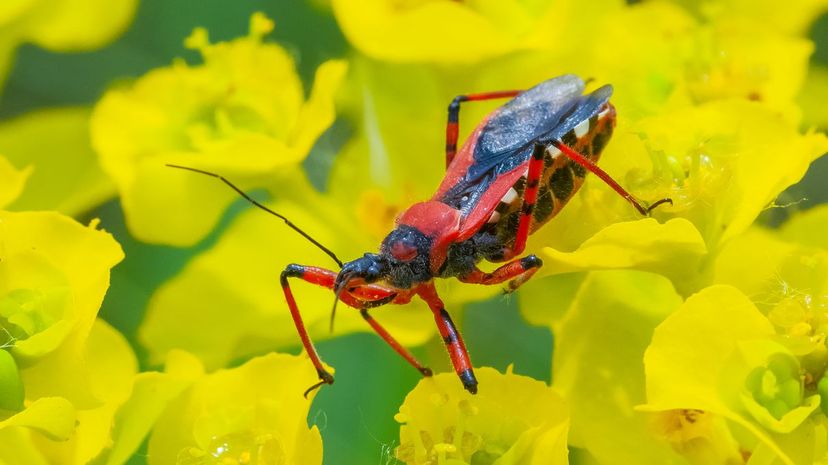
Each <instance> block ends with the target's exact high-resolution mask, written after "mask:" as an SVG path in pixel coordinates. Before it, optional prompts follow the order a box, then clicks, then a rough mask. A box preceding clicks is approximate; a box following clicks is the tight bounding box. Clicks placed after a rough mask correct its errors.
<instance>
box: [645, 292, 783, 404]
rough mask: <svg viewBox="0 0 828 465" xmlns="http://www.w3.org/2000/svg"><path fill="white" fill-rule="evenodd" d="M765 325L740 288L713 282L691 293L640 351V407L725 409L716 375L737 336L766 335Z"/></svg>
mask: <svg viewBox="0 0 828 465" xmlns="http://www.w3.org/2000/svg"><path fill="white" fill-rule="evenodd" d="M773 334H774V329H773V326H772V325H771V323H770V322H769V321H768V319H767V318H765V316H764V315H762V314H761V313H760V312H759V310H757V309H756V306H755V305H753V303H752V302H751V301H750V300H748V298H747V297H745V296H744V294H742V293H741V292H740V291H738V290H737V289H736V288H734V287H731V286H724V285H716V286H711V287H708V288H705V289H704V290H702V291H701V292H699V293H698V294H694V295H693V296H691V297H690V298H688V299H687V301H686V302H685V303H684V305H682V306H681V308H679V309H678V310H677V311H676V312H675V313H673V314H672V315H670V316H669V317H668V318H667V319H666V320H665V321H664V322H663V323H662V324H661V325H659V326H658V328H656V330H655V332H654V334H653V342H652V344H651V345H650V347H649V348H648V349H647V352H646V353H645V354H644V366H645V368H646V373H647V404H646V405H645V406H644V407H645V408H646V410H650V411H653V410H671V409H686V408H691V409H700V410H709V411H712V412H719V413H726V412H730V407H728V406H727V405H726V404H724V403H723V400H722V398H721V396H720V395H719V393H718V386H719V378H718V377H719V375H720V374H721V373H722V372H723V371H722V370H723V368H724V366H725V365H724V364H725V363H726V360H727V357H728V355H729V354H732V353H733V352H734V351H735V350H736V342H737V341H739V340H746V339H756V338H767V337H770V336H772V335H773Z"/></svg>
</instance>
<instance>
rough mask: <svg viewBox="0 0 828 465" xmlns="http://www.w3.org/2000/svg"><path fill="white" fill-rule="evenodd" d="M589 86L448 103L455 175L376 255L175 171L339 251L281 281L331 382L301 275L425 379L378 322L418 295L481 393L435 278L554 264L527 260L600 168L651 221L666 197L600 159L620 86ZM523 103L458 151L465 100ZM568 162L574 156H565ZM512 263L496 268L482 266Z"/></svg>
mask: <svg viewBox="0 0 828 465" xmlns="http://www.w3.org/2000/svg"><path fill="white" fill-rule="evenodd" d="M584 87H585V83H584V81H583V80H581V79H580V78H579V77H577V76H575V75H571V74H570V75H564V76H560V77H557V78H554V79H550V80H547V81H545V82H542V83H540V84H538V85H536V86H534V87H532V88H530V89H528V90H525V91H520V90H510V91H501V92H490V93H481V94H469V95H460V96H458V97H456V98H455V99H454V100H453V101H452V102H451V104H450V105H449V107H448V124H447V126H446V168H447V171H446V175H445V177H444V179H443V181H442V183H441V184H440V186H439V188H438V189H437V193H436V194H434V196H433V197H432V198H431V199H430V200H427V201H425V202H420V203H416V204H414V205H412V206H411V207H409V208H408V209H407V210H405V211H404V212H402V213H401V214H400V215H399V216H398V217H397V220H396V227H395V228H394V230H393V231H391V232H390V233H389V234H388V236H386V238H385V239H384V240H383V241H382V244H381V245H380V250H379V253H366V254H365V255H364V256H362V257H360V258H357V259H355V260H353V261H350V262H347V263H344V264H343V263H342V262H341V261H340V260H339V259H338V258H337V257H336V255H335V254H334V253H333V252H331V251H330V250H328V249H326V248H325V247H323V246H322V245H321V244H319V243H318V242H316V241H315V240H313V239H312V238H311V237H310V236H309V235H308V234H306V233H305V232H304V231H302V230H301V229H299V228H298V227H296V226H295V225H293V224H292V223H290V222H289V221H288V220H287V218H285V217H283V216H282V215H279V214H278V213H276V212H274V211H272V210H270V209H268V208H267V207H265V206H263V205H261V204H259V203H258V202H256V201H255V200H253V199H251V198H250V197H248V196H247V195H246V194H245V193H244V192H242V191H241V190H240V189H238V188H237V187H236V186H234V185H233V184H231V183H230V182H229V181H228V180H226V179H225V178H223V177H221V176H219V175H216V174H213V173H209V172H206V171H201V170H197V169H193V168H186V167H181V166H174V165H170V166H173V167H176V168H183V169H188V170H191V171H196V172H199V173H202V174H207V175H210V176H213V177H216V178H219V179H221V180H222V181H223V182H225V183H226V184H228V185H229V186H230V187H232V188H233V189H235V190H236V191H237V192H238V193H239V194H241V195H242V196H244V197H245V198H246V199H247V200H249V201H250V202H252V203H254V204H255V205H257V206H258V207H260V208H263V209H265V210H267V211H268V212H270V213H272V214H274V215H276V216H278V217H280V218H282V219H283V220H284V221H285V222H286V223H287V224H288V226H290V227H291V228H293V229H295V230H296V231H298V232H299V233H300V234H302V235H303V236H305V237H306V238H307V239H309V240H310V241H311V242H313V243H314V244H315V245H316V246H317V247H320V248H321V249H322V250H323V251H325V252H326V253H327V254H328V255H330V256H331V257H332V258H333V259H334V260H335V261H336V262H337V264H339V266H340V267H341V269H340V271H339V272H335V271H331V270H327V269H324V268H319V267H315V266H305V265H297V264H291V265H288V266H287V267H286V268H285V270H284V271H283V272H282V274H281V278H280V279H281V285H282V289H283V291H284V294H285V299H286V301H287V304H288V307H289V308H290V312H291V316H292V318H293V321H294V323H295V325H296V329H297V331H298V333H299V337H300V339H301V340H302V345H303V346H304V348H305V351H306V352H307V353H308V356H309V357H310V359H311V361H312V362H313V365H314V367H315V368H316V371H317V373H318V375H319V380H320V381H319V382H318V383H317V384H314V385H313V386H311V387H310V388H309V389H308V390H307V391H305V395H306V396H307V394H308V392H310V391H312V390H313V389H315V388H317V387H319V386H321V385H322V384H332V383H333V381H334V379H333V376H332V375H331V374H330V373H329V372H328V371H326V370H325V368H324V366H323V365H322V361H321V360H320V358H319V354H318V353H317V352H316V349H315V348H314V345H313V342H311V339H310V337H309V336H308V332H307V330H306V329H305V324H304V322H303V321H302V316H301V314H300V313H299V307H298V306H297V304H296V301H295V299H294V297H293V293H292V292H291V288H290V284H289V280H290V279H292V278H296V279H301V280H302V281H305V282H308V283H311V284H315V285H318V286H323V287H326V288H328V289H331V290H333V291H334V293H335V295H336V298H335V301H334V308H335V306H336V302H337V301H339V300H341V301H342V302H344V303H345V304H346V305H349V306H351V307H354V308H356V309H358V310H359V311H360V314H361V315H362V317H363V318H364V319H365V320H366V321H367V322H368V324H369V325H370V326H371V328H373V330H374V331H375V332H376V333H377V334H378V335H379V336H380V337H381V338H382V339H383V340H384V341H385V342H386V343H387V344H388V345H390V346H391V348H392V349H394V350H395V351H396V352H397V353H398V354H399V355H401V356H402V357H403V358H404V359H405V360H406V361H408V363H409V364H411V365H412V366H413V367H414V368H416V369H417V370H418V371H420V373H422V374H423V375H424V376H431V374H432V372H431V370H430V369H428V368H427V367H425V366H424V365H423V364H422V363H420V362H419V361H418V360H417V359H416V358H415V357H414V356H413V355H412V354H411V353H410V352H409V351H408V350H406V349H405V348H404V347H402V345H400V344H399V343H398V342H397V341H396V340H395V339H394V337H393V336H391V334H389V333H388V331H386V330H385V328H383V327H382V326H381V325H380V324H379V323H378V322H377V321H376V320H374V318H373V317H372V316H371V315H370V313H369V310H370V309H372V308H375V307H379V306H382V305H386V304H405V303H408V302H410V301H411V299H412V298H413V297H414V296H415V295H416V296H419V297H420V298H421V299H423V300H424V301H425V302H426V303H427V304H428V306H429V308H430V309H431V311H432V313H433V314H434V319H435V322H436V323H437V327H438V329H439V332H440V335H441V336H442V338H443V341H444V342H445V344H446V348H447V350H448V353H449V356H450V358H451V363H452V365H453V366H454V370H455V372H456V373H457V375H458V376H459V378H460V381H461V382H462V383H463V386H464V387H465V389H466V390H467V391H469V392H470V393H472V394H475V393H476V392H477V380H476V379H475V375H474V371H473V369H472V364H471V361H470V359H469V355H468V352H467V351H466V347H465V345H464V343H463V339H462V337H461V336H460V332H459V331H458V330H457V328H456V327H455V325H454V323H453V322H452V319H451V316H449V313H448V312H447V311H446V309H445V308H444V307H443V302H442V301H441V300H440V297H439V296H438V295H437V291H436V290H435V287H434V282H433V280H434V278H449V277H455V278H457V279H459V280H460V281H462V282H466V283H473V284H486V285H493V284H500V283H503V282H507V285H506V286H507V287H506V290H507V292H511V291H514V290H515V289H517V288H518V287H519V286H520V285H521V284H523V283H524V282H526V281H527V280H528V279H529V278H531V277H532V275H533V274H535V272H537V270H538V269H539V268H540V267H541V265H542V264H543V263H542V261H541V259H540V258H538V257H537V256H535V255H527V256H525V257H522V258H515V257H517V256H518V255H519V254H521V253H522V252H523V250H524V248H525V246H526V240H527V238H528V236H529V235H530V234H532V233H533V232H534V231H536V230H537V229H538V228H540V227H541V226H543V225H544V224H545V223H546V222H547V221H549V219H551V218H552V217H553V216H555V215H556V214H557V213H558V212H559V211H560V210H561V208H563V206H564V205H565V204H566V203H567V202H568V201H569V199H571V198H572V196H573V195H574V194H575V192H576V191H577V190H578V189H579V188H580V187H581V185H582V184H583V182H584V178H585V176H586V173H587V171H590V172H592V173H595V174H596V175H597V176H598V177H600V178H601V179H602V180H603V181H604V182H606V183H607V184H608V185H609V186H610V187H612V188H613V189H614V190H615V191H616V192H617V193H618V194H619V195H621V196H622V197H624V198H625V199H627V200H628V201H629V202H630V203H631V204H632V205H633V206H634V207H635V208H636V210H638V212H639V213H641V214H642V215H648V214H649V213H650V211H651V210H652V209H653V208H654V207H656V206H658V205H660V204H662V203H672V201H671V200H670V199H661V200H659V201H657V202H654V203H653V204H652V205H649V206H646V205H644V204H642V203H641V202H639V201H638V200H636V199H635V198H634V197H633V196H632V195H631V194H629V193H628V192H627V191H626V190H624V189H623V188H622V187H621V186H620V185H619V184H618V183H617V182H615V180H613V179H612V178H611V177H610V176H609V175H608V174H607V173H606V172H604V171H603V170H601V169H600V168H598V166H597V165H596V164H595V163H596V162H597V161H598V158H599V156H600V154H601V151H602V150H603V149H604V146H605V145H606V144H607V142H608V140H609V138H610V136H611V135H612V131H613V128H614V127H615V108H614V107H613V106H612V104H611V103H609V98H610V95H611V94H612V87H611V86H609V85H605V86H603V87H600V88H598V89H597V90H595V91H593V92H592V93H590V94H586V95H584V94H583V92H584ZM500 98H511V99H512V100H510V101H509V102H507V103H506V104H505V105H503V106H501V107H499V108H497V109H495V110H494V111H493V112H492V113H490V114H489V115H488V116H487V117H486V118H485V119H484V120H483V121H482V122H481V123H480V124H479V125H478V126H477V128H476V129H475V130H474V131H473V132H472V134H471V135H470V136H469V137H468V139H467V140H466V142H465V143H464V144H463V147H462V148H461V149H460V151H459V152H458V151H457V138H458V125H459V114H460V105H461V103H463V102H468V101H481V100H491V99H500ZM561 155H563V156H561ZM483 260H486V261H489V262H504V261H505V262H507V263H506V264H504V265H502V266H500V267H499V268H497V269H496V270H494V271H493V272H491V273H486V272H483V271H481V270H480V269H478V268H477V263H479V262H481V261H483Z"/></svg>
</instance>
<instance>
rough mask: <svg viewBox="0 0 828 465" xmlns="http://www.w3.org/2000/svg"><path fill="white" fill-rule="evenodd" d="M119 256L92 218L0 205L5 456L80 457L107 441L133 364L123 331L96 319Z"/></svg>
mask: <svg viewBox="0 0 828 465" xmlns="http://www.w3.org/2000/svg"><path fill="white" fill-rule="evenodd" d="M122 257H123V253H122V252H121V249H120V246H119V245H118V244H117V243H116V242H115V241H114V240H113V239H112V237H111V236H110V235H109V234H107V233H105V232H103V231H98V230H96V229H95V225H94V224H93V225H92V226H90V227H84V226H82V225H80V224H78V223H76V222H75V221H74V220H72V219H70V218H68V217H65V216H62V215H60V214H58V213H54V212H43V213H11V212H6V211H0V335H2V336H0V337H2V346H3V349H0V351H2V357H0V358H2V360H3V361H2V364H3V369H2V370H0V371H2V372H3V374H2V375H3V384H4V389H3V391H4V392H3V393H2V400H0V404H1V405H2V408H3V409H4V410H3V411H2V412H0V420H2V421H0V443H2V444H4V445H3V447H0V460H2V461H4V463H8V464H21V465H22V464H27V463H42V461H44V460H45V457H55V456H60V457H63V458H64V462H63V463H77V464H84V463H87V462H89V461H90V460H91V459H93V458H94V457H95V456H96V455H97V454H98V453H99V452H100V451H101V450H102V449H103V447H104V446H105V445H106V443H107V442H108V440H109V431H108V428H109V425H110V422H111V421H112V417H113V415H114V412H115V409H116V408H117V406H118V405H120V403H121V402H123V401H124V400H125V399H126V397H127V395H128V393H129V390H130V389H131V385H132V377H133V375H134V373H135V371H136V365H137V363H136V361H135V356H134V355H133V353H132V350H131V348H130V347H129V344H128V343H127V342H126V340H125V339H124V337H123V336H122V335H120V334H119V333H118V332H117V331H115V330H114V329H112V328H111V327H109V326H108V325H107V324H106V323H104V322H103V321H100V320H96V315H97V312H98V308H99V307H100V304H101V301H102V299H103V296H104V293H105V291H106V289H107V287H108V285H109V270H110V268H111V267H112V266H114V265H115V264H116V263H117V262H118V261H120V260H121V258H122ZM9 354H10V355H11V357H9ZM15 367H16V368H17V369H16V370H15ZM15 372H16V374H17V375H16V376H15ZM9 381H11V384H7V383H9ZM9 385H12V386H17V387H13V388H12V389H10V390H7V389H6V387H7V386H9ZM13 426H22V427H25V429H19V428H12V427H13Z"/></svg>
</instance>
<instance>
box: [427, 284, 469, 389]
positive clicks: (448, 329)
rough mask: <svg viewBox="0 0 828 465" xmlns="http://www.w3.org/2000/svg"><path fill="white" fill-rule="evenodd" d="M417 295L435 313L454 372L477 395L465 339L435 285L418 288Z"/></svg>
mask: <svg viewBox="0 0 828 465" xmlns="http://www.w3.org/2000/svg"><path fill="white" fill-rule="evenodd" d="M416 292H417V295H419V296H420V297H421V298H422V299H423V300H424V301H425V302H426V303H427V304H428V307H429V308H430V309H431V312H432V313H434V321H436V322H437V329H438V330H439V331H440V335H441V336H442V337H443V342H445V343H446V349H447V350H448V353H449V357H450V358H451V364H452V365H453V366H454V371H455V372H456V373H457V376H459V377H460V381H461V382H462V383H463V387H465V388H466V390H467V391H469V392H470V393H472V394H477V378H475V377H474V370H473V369H472V364H471V360H469V353H468V351H467V350H466V345H465V344H464V343H463V338H462V337H461V336H460V332H459V331H457V328H456V327H455V326H454V322H453V321H451V316H449V314H448V312H447V311H446V309H445V308H444V307H443V301H442V300H440V297H439V296H438V295H437V291H436V290H435V289H434V283H431V282H429V283H427V284H422V285H420V286H419V287H417V288H416Z"/></svg>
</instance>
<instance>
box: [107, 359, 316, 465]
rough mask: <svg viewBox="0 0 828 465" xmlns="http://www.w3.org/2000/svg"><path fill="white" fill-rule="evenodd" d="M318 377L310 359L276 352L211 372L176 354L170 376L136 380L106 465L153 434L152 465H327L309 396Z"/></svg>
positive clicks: (118, 460)
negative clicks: (309, 418)
mask: <svg viewBox="0 0 828 465" xmlns="http://www.w3.org/2000/svg"><path fill="white" fill-rule="evenodd" d="M316 379H317V375H316V371H315V370H314V369H313V367H312V366H311V364H310V363H309V362H308V360H307V358H306V357H296V356H291V355H285V354H270V355H266V356H263V357H258V358H254V359H251V360H249V361H248V362H246V363H245V364H244V365H242V366H240V367H237V368H233V369H229V370H220V371H217V372H215V373H211V374H204V372H203V368H202V366H201V364H200V363H199V362H198V360H197V359H195V358H194V357H192V356H191V355H189V354H187V353H185V352H171V353H170V357H169V358H168V360H167V368H166V372H165V373H156V372H147V373H141V374H140V375H138V376H137V378H136V384H135V389H134V390H133V394H132V396H131V398H130V399H129V400H128V401H127V402H126V403H125V404H124V406H123V408H122V409H121V411H120V412H119V414H118V421H117V422H116V425H115V429H114V438H113V448H112V449H111V450H110V451H109V455H108V456H107V460H106V462H105V463H106V464H107V465H120V464H122V463H124V462H125V461H126V460H127V459H128V458H129V456H130V454H132V453H133V452H134V451H135V449H137V447H138V446H139V445H140V444H141V442H142V441H143V440H144V438H145V437H146V436H147V434H148V433H150V430H152V432H151V435H150V439H149V460H148V463H149V464H150V465H160V464H187V465H208V464H211V465H225V464H238V465H242V464H270V463H295V464H317V465H318V464H321V463H322V439H321V437H320V435H319V430H318V429H317V427H316V426H313V427H311V428H308V426H307V415H308V409H309V407H310V404H311V400H308V399H304V398H303V397H302V392H303V391H304V390H305V389H307V387H308V386H310V385H311V384H313V383H315V382H316Z"/></svg>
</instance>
